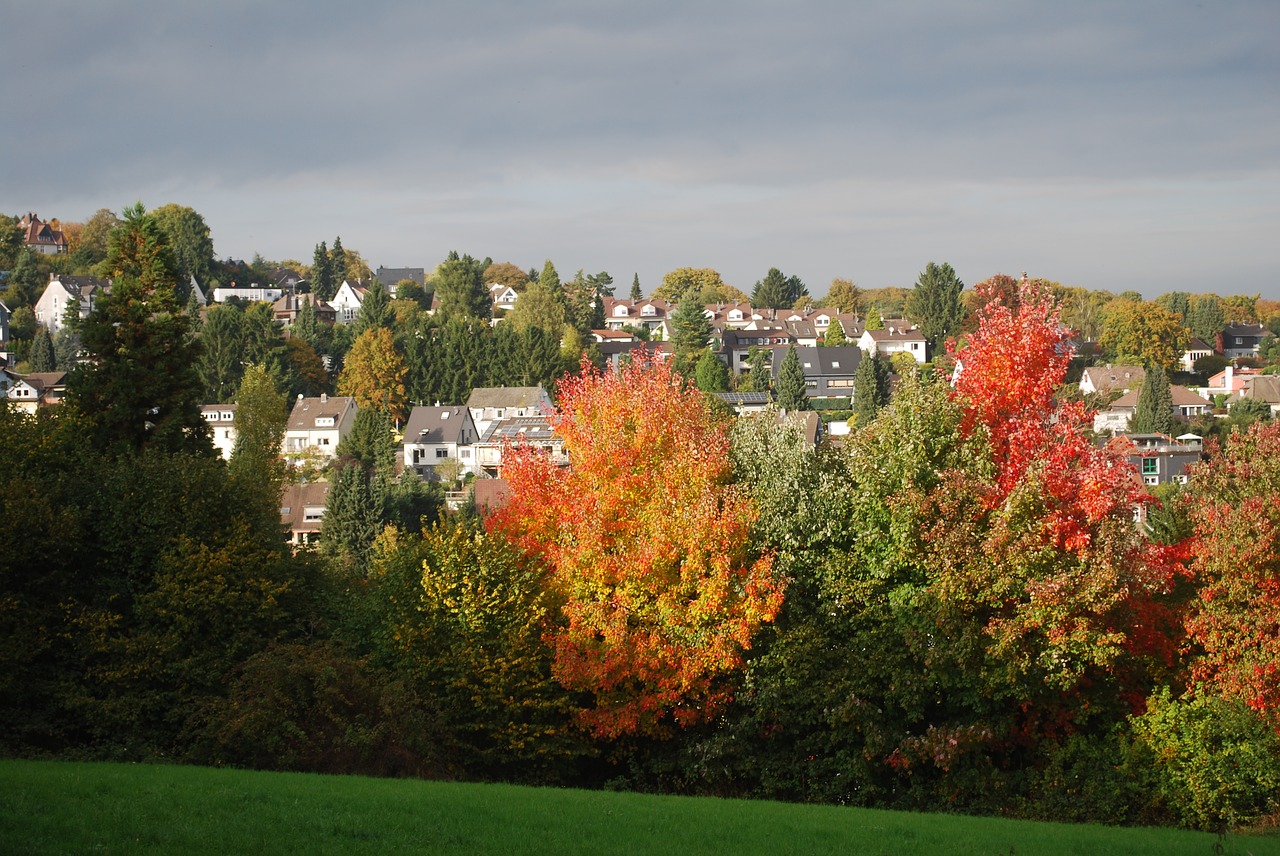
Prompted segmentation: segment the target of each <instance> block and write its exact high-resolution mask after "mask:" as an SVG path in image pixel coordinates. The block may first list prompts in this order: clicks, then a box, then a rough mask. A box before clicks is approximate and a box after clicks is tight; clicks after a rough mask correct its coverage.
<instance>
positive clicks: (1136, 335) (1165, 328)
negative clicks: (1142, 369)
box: [1098, 300, 1188, 371]
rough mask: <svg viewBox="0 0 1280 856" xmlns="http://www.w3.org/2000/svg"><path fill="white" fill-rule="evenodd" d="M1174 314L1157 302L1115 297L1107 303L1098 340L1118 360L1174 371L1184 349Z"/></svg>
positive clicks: (1183, 331) (1184, 337) (1184, 341)
mask: <svg viewBox="0 0 1280 856" xmlns="http://www.w3.org/2000/svg"><path fill="white" fill-rule="evenodd" d="M1187 343H1188V337H1187V331H1186V329H1185V328H1184V327H1183V326H1182V323H1181V322H1180V321H1179V320H1178V318H1177V316H1176V315H1174V314H1173V313H1172V312H1170V311H1169V310H1167V309H1165V308H1164V307H1162V306H1160V305H1158V304H1156V303H1148V302H1134V301H1129V300H1117V301H1115V302H1113V303H1112V304H1111V305H1110V306H1109V307H1107V312H1106V318H1105V321H1104V322H1103V326H1102V335H1101V337H1100V338H1099V339H1098V344H1099V345H1101V346H1102V348H1103V349H1104V350H1106V351H1107V352H1108V353H1109V354H1111V356H1112V358H1113V359H1114V360H1116V361H1117V362H1125V363H1127V362H1131V361H1132V362H1136V363H1139V364H1142V365H1159V366H1160V367H1162V368H1163V369H1165V371H1173V370H1174V369H1175V368H1176V367H1177V365H1178V361H1179V360H1180V359H1182V354H1183V352H1185V351H1186V349H1187Z"/></svg>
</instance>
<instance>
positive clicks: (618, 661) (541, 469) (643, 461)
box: [489, 360, 783, 737]
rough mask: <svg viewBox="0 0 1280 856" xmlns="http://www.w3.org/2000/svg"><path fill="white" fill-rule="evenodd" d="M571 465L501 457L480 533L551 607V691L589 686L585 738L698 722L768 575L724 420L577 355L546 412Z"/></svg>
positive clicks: (751, 627)
mask: <svg viewBox="0 0 1280 856" xmlns="http://www.w3.org/2000/svg"><path fill="white" fill-rule="evenodd" d="M553 424H554V426H555V430H556V432H557V433H558V434H559V435H560V437H562V438H563V440H564V443H565V448H566V451H567V452H568V454H569V457H570V460H571V462H572V466H571V467H569V468H567V469H564V468H559V467H557V466H555V464H554V463H553V462H552V461H551V460H550V459H549V458H548V457H547V456H546V455H544V454H541V453H539V452H537V451H535V450H533V449H531V448H528V447H522V448H516V449H514V450H512V453H511V456H510V460H509V462H508V463H507V464H505V465H504V468H503V475H504V476H505V477H506V478H507V480H508V481H509V483H510V486H511V494H510V500H509V502H508V503H507V504H506V505H505V506H504V507H503V508H502V509H501V510H499V511H498V512H497V513H496V514H495V515H493V516H492V517H491V518H490V521H489V525H490V528H491V529H492V530H494V531H496V532H499V533H502V534H503V535H505V536H506V537H508V538H509V539H511V540H513V541H514V542H515V543H516V544H518V545H519V546H520V548H521V549H522V550H523V551H524V552H525V554H526V555H528V556H530V557H533V558H535V559H536V560H538V561H540V562H542V563H543V564H544V565H545V567H546V568H547V571H548V579H549V582H550V585H552V586H553V588H554V589H555V590H556V591H557V593H558V594H559V596H560V597H561V599H562V603H563V606H562V607H561V620H560V621H559V622H557V623H555V624H554V625H553V626H551V627H550V628H549V630H548V634H547V638H548V641H549V642H550V643H551V645H552V647H553V649H554V662H553V670H554V674H555V677H556V679H557V680H559V681H560V682H561V683H562V684H563V685H564V686H566V687H568V688H570V689H574V690H580V691H583V692H588V693H592V694H593V695H594V697H595V705H594V706H593V707H592V708H590V709H588V710H584V711H582V713H581V721H582V723H583V724H584V725H585V726H586V727H587V728H588V729H589V730H590V731H592V732H593V733H594V734H596V735H597V736H602V737H614V736H618V735H622V734H632V733H649V734H657V733H662V732H663V731H664V730H665V729H666V728H667V727H668V722H669V721H674V722H675V724H677V725H688V724H691V723H694V722H697V721H701V720H704V719H705V718H706V717H708V716H710V715H711V714H712V713H714V712H715V711H716V709H717V708H718V706H719V705H720V704H721V703H723V702H724V701H725V700H726V699H727V698H728V692H727V689H726V686H725V682H724V681H723V678H724V677H725V676H727V675H728V674H730V673H731V672H732V671H733V670H735V669H736V668H737V667H738V666H739V665H740V664H741V662H742V653H743V651H744V650H745V649H746V648H747V647H748V646H749V644H750V641H751V636H752V634H753V633H754V632H755V630H756V629H757V628H758V627H759V626H760V625H761V623H762V622H768V621H770V620H772V619H773V617H774V616H775V615H776V614H777V612H778V610H779V608H780V607H781V604H782V592H783V582H782V581H781V580H780V579H778V578H777V577H776V576H775V574H774V573H773V570H772V561H771V558H770V557H768V556H764V557H758V556H755V555H753V553H752V549H751V544H750V539H749V535H750V527H751V524H752V522H753V521H754V520H755V516H756V511H755V509H754V507H753V505H752V503H751V501H750V500H749V499H748V498H747V497H746V496H745V495H743V494H742V493H740V492H739V491H738V490H737V489H736V488H735V487H734V486H732V485H730V484H729V483H728V478H729V454H728V453H729V441H728V436H727V430H726V426H725V425H723V424H722V423H720V422H718V421H717V420H716V419H715V418H714V417H713V416H712V415H711V414H710V413H709V411H708V410H707V408H706V405H705V404H704V401H703V398H702V396H701V393H699V392H697V391H696V390H691V389H686V388H685V387H684V385H683V383H682V381H681V379H680V377H679V376H678V375H676V374H675V373H673V372H672V370H671V369H670V367H669V366H668V365H667V364H665V363H655V362H650V361H646V360H637V361H636V362H634V363H633V364H632V365H630V366H627V367H624V368H622V369H620V370H618V371H605V372H602V371H599V370H597V369H595V368H594V367H592V366H591V365H590V364H589V363H588V362H587V361H585V360H584V361H583V363H582V372H581V374H580V375H579V376H578V377H574V378H568V379H566V380H565V381H564V382H562V384H561V387H560V411H559V413H558V414H557V415H556V416H555V417H554V418H553Z"/></svg>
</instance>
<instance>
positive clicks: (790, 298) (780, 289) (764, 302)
mask: <svg viewBox="0 0 1280 856" xmlns="http://www.w3.org/2000/svg"><path fill="white" fill-rule="evenodd" d="M808 294H809V289H808V288H806V287H805V284H804V283H803V282H801V281H800V278H799V277H797V276H786V275H785V274H783V272H782V271H780V270H778V269H777V268H769V272H768V273H767V274H765V277H764V279H762V280H760V281H759V282H757V283H756V286H755V288H754V289H753V290H752V292H751V305H752V306H754V307H755V308H756V309H786V308H789V307H791V306H793V305H795V302H796V301H797V300H799V299H800V298H802V297H805V296H807V295H808Z"/></svg>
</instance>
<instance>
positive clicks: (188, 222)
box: [151, 203, 214, 295]
mask: <svg viewBox="0 0 1280 856" xmlns="http://www.w3.org/2000/svg"><path fill="white" fill-rule="evenodd" d="M151 214H152V216H154V217H155V219H156V224H157V225H158V226H159V227H160V229H161V231H163V232H164V234H165V240H166V243H167V244H168V245H169V249H170V251H171V252H172V253H173V261H174V267H175V269H176V271H177V273H178V276H179V277H180V278H181V284H182V288H181V289H180V293H181V294H183V295H185V294H186V290H187V286H188V285H189V283H190V282H191V280H192V279H195V280H196V282H198V283H200V284H202V285H205V286H206V287H207V286H208V283H209V279H210V276H211V274H212V271H213V265H214V256H213V237H212V236H211V235H210V234H209V226H208V224H207V223H205V221H204V218H203V217H201V216H200V214H199V213H197V212H196V211H195V209H193V208H188V207H187V206H185V205H176V204H174V203H170V204H168V205H161V206H160V207H159V208H156V209H155V210H154V211H152V212H151Z"/></svg>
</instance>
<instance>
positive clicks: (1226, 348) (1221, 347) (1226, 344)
mask: <svg viewBox="0 0 1280 856" xmlns="http://www.w3.org/2000/svg"><path fill="white" fill-rule="evenodd" d="M1274 335H1275V334H1274V333H1272V332H1271V331H1270V330H1268V329H1267V328H1266V327H1263V326H1262V325H1261V324H1228V325H1226V326H1225V327H1223V328H1222V332H1221V333H1219V334H1218V341H1217V345H1218V353H1220V354H1222V355H1223V356H1224V357H1227V358H1228V359H1233V358H1235V357H1256V356H1258V355H1259V354H1260V353H1261V352H1262V341H1263V340H1264V339H1267V338H1270V337H1271V336H1274Z"/></svg>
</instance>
